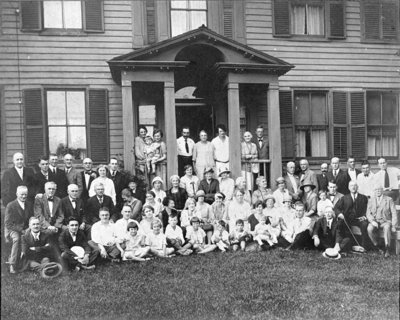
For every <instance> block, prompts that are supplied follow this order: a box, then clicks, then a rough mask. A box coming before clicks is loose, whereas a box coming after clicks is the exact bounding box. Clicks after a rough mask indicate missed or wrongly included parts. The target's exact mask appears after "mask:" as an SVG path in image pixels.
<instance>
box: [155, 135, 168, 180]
mask: <svg viewBox="0 0 400 320" xmlns="http://www.w3.org/2000/svg"><path fill="white" fill-rule="evenodd" d="M163 136H164V134H163V132H162V130H161V129H155V130H154V132H153V138H154V142H155V143H158V144H160V149H159V151H160V157H158V158H157V161H156V172H155V174H156V175H157V176H161V168H160V165H159V164H160V163H161V162H163V161H164V160H166V159H167V145H166V144H165V142H164V141H162V137H163Z"/></svg>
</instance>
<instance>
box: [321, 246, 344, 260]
mask: <svg viewBox="0 0 400 320" xmlns="http://www.w3.org/2000/svg"><path fill="white" fill-rule="evenodd" d="M322 256H323V257H324V258H327V259H332V260H338V259H340V258H341V255H340V253H339V252H338V251H337V250H336V249H334V248H328V249H326V250H325V251H324V253H323V254H322Z"/></svg>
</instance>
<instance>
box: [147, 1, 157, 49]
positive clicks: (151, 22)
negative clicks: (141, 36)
mask: <svg viewBox="0 0 400 320" xmlns="http://www.w3.org/2000/svg"><path fill="white" fill-rule="evenodd" d="M154 1H155V0H146V24H147V43H148V44H152V43H155V42H156V41H157V38H156V8H155V3H154Z"/></svg>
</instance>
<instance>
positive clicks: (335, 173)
mask: <svg viewBox="0 0 400 320" xmlns="http://www.w3.org/2000/svg"><path fill="white" fill-rule="evenodd" d="M333 176H334V177H335V178H336V176H337V171H336V170H333Z"/></svg>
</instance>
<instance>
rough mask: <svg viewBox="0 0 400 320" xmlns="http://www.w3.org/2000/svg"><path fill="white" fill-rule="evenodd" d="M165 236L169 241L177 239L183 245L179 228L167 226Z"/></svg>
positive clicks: (183, 240) (183, 241)
mask: <svg viewBox="0 0 400 320" xmlns="http://www.w3.org/2000/svg"><path fill="white" fill-rule="evenodd" d="M165 236H166V237H167V238H169V239H179V240H181V241H182V244H183V243H185V239H184V238H183V232H182V229H181V227H180V226H175V229H174V228H172V227H171V225H167V228H166V229H165Z"/></svg>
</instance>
